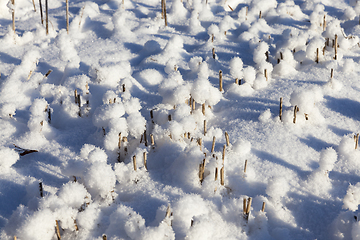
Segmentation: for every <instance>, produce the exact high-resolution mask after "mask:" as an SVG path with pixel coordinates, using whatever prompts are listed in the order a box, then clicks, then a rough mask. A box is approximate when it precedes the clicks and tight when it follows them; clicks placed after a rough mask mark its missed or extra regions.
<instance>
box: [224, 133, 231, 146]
mask: <svg viewBox="0 0 360 240" xmlns="http://www.w3.org/2000/svg"><path fill="white" fill-rule="evenodd" d="M225 139H226V146H229V145H230V139H229V134H228V133H227V132H225Z"/></svg>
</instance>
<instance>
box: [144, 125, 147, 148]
mask: <svg viewBox="0 0 360 240" xmlns="http://www.w3.org/2000/svg"><path fill="white" fill-rule="evenodd" d="M145 127H146V126H145ZM144 144H145V147H147V145H148V144H147V135H146V130H145V131H144Z"/></svg>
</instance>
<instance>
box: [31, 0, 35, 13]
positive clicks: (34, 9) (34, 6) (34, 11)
mask: <svg viewBox="0 0 360 240" xmlns="http://www.w3.org/2000/svg"><path fill="white" fill-rule="evenodd" d="M32 3H33V6H34V12H36V7H35V1H34V0H32Z"/></svg>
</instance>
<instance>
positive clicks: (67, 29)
mask: <svg viewBox="0 0 360 240" xmlns="http://www.w3.org/2000/svg"><path fill="white" fill-rule="evenodd" d="M66 32H67V33H68V34H69V0H66Z"/></svg>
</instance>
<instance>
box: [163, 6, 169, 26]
mask: <svg viewBox="0 0 360 240" xmlns="http://www.w3.org/2000/svg"><path fill="white" fill-rule="evenodd" d="M162 2H163V12H164V20H165V26H167V25H168V24H167V15H166V0H162Z"/></svg>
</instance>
